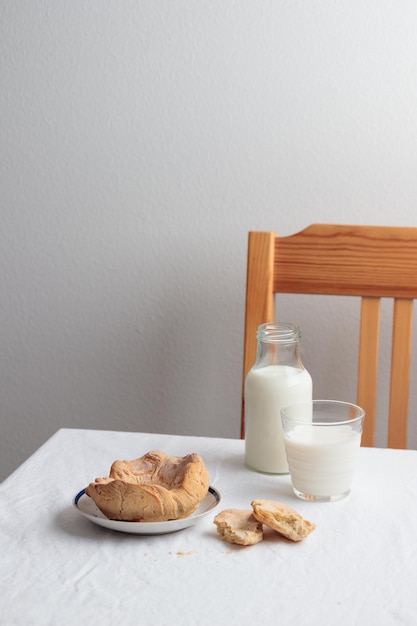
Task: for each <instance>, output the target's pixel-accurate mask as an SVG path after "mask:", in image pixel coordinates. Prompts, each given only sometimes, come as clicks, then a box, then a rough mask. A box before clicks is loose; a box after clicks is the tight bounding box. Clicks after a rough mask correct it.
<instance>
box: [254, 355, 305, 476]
mask: <svg viewBox="0 0 417 626" xmlns="http://www.w3.org/2000/svg"><path fill="white" fill-rule="evenodd" d="M311 396H312V381H311V376H310V374H309V373H308V372H307V370H305V369H298V368H296V367H291V366H288V365H269V366H266V367H260V368H254V369H252V370H251V371H250V372H249V373H248V375H247V377H246V381H245V433H246V441H245V463H246V465H247V466H248V467H249V468H252V469H255V470H258V471H260V472H265V473H270V474H285V473H288V464H287V457H286V452H285V446H284V438H283V433H282V426H281V414H280V412H281V409H282V408H283V407H285V406H288V405H289V404H292V403H294V402H298V401H304V400H311Z"/></svg>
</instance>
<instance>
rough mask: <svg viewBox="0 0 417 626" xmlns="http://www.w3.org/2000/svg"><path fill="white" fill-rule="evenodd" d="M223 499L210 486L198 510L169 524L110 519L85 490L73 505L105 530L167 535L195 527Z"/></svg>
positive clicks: (75, 499)
mask: <svg viewBox="0 0 417 626" xmlns="http://www.w3.org/2000/svg"><path fill="white" fill-rule="evenodd" d="M221 499H222V497H221V494H220V492H219V491H218V490H217V489H215V488H214V487H212V486H210V487H209V489H208V492H207V495H206V497H205V498H204V499H203V500H202V501H201V502H200V505H199V507H198V509H197V510H196V511H194V513H192V514H191V515H189V516H188V517H184V518H183V519H175V520H169V521H167V522H123V521H119V520H113V519H109V518H108V517H106V516H105V515H104V513H102V512H101V511H100V509H99V508H98V507H97V506H96V504H95V503H94V501H93V500H92V499H91V498H90V497H89V496H87V494H86V493H85V489H82V490H81V491H79V492H78V493H77V495H76V496H75V497H74V499H73V505H74V506H75V508H76V509H77V511H79V512H80V513H81V514H82V515H84V517H86V518H87V519H89V520H90V521H91V522H94V524H98V525H99V526H103V527H104V528H110V529H111V530H117V531H118V532H122V533H131V534H134V535H165V534H167V533H175V532H177V531H178V530H183V529H184V528H188V527H189V526H193V525H194V524H196V523H197V522H199V521H200V520H201V519H203V518H204V517H205V516H206V515H208V513H212V512H213V511H214V509H216V508H217V507H218V505H219V504H220V502H221Z"/></svg>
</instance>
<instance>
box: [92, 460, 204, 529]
mask: <svg viewBox="0 0 417 626" xmlns="http://www.w3.org/2000/svg"><path fill="white" fill-rule="evenodd" d="M209 483H210V476H209V473H208V470H207V468H206V466H205V464H204V462H203V459H202V458H201V457H200V455H198V454H197V453H195V452H194V453H192V454H188V455H186V456H184V457H179V456H170V455H168V454H165V452H161V451H159V450H153V451H151V452H148V453H147V454H145V455H144V456H142V457H140V458H138V459H135V460H133V461H115V462H114V463H113V465H112V466H111V469H110V475H109V477H108V478H97V479H96V480H95V482H93V483H90V484H89V485H88V487H87V489H86V493H87V495H88V496H90V498H92V499H93V500H94V502H95V504H96V505H97V507H98V508H99V509H100V511H102V512H103V513H104V515H105V516H106V517H108V518H109V519H114V520H124V521H131V522H162V521H167V520H174V519H181V518H183V517H187V516H188V515H191V513H193V512H194V511H195V510H196V509H197V507H198V505H199V504H200V502H201V501H202V500H203V498H204V497H205V496H206V495H207V491H208V487H209Z"/></svg>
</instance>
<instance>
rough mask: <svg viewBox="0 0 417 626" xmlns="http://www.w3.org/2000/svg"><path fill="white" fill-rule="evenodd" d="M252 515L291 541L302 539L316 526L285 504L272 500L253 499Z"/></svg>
mask: <svg viewBox="0 0 417 626" xmlns="http://www.w3.org/2000/svg"><path fill="white" fill-rule="evenodd" d="M251 505H252V508H253V515H254V517H255V518H256V519H257V520H258V521H259V522H262V524H265V525H266V526H269V527H270V528H272V529H273V530H275V531H276V532H278V533H280V534H281V535H284V537H287V538H288V539H291V541H302V540H303V539H305V538H306V537H307V535H309V534H310V533H311V532H312V531H313V530H314V529H315V527H316V525H315V524H313V522H309V521H308V520H306V519H304V518H303V517H302V516H301V515H300V514H299V513H298V512H297V511H295V510H294V509H292V508H291V507H290V506H287V505H286V504H282V503H281V502H275V501H274V500H253V501H252V502H251Z"/></svg>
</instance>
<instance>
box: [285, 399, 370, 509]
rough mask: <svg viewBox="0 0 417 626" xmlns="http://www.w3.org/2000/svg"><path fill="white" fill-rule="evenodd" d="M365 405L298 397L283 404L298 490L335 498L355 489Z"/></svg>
mask: <svg viewBox="0 0 417 626" xmlns="http://www.w3.org/2000/svg"><path fill="white" fill-rule="evenodd" d="M364 417H365V411H364V410H363V409H362V408H361V407H360V406H357V405H356V404H352V403H350V402H343V401H340V400H312V401H307V402H297V403H294V404H291V405H290V406H287V407H285V408H283V409H282V411H281V420H282V430H283V434H284V443H285V451H286V454H287V460H288V466H289V470H290V475H291V482H292V486H293V489H294V493H295V494H296V495H297V496H298V497H299V498H301V499H303V500H313V501H316V502H332V501H335V500H341V499H342V498H345V497H346V496H347V495H348V494H349V493H350V490H351V485H352V481H353V477H354V474H355V471H356V467H357V464H358V456H359V448H360V443H361V436H362V428H363V421H364Z"/></svg>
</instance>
